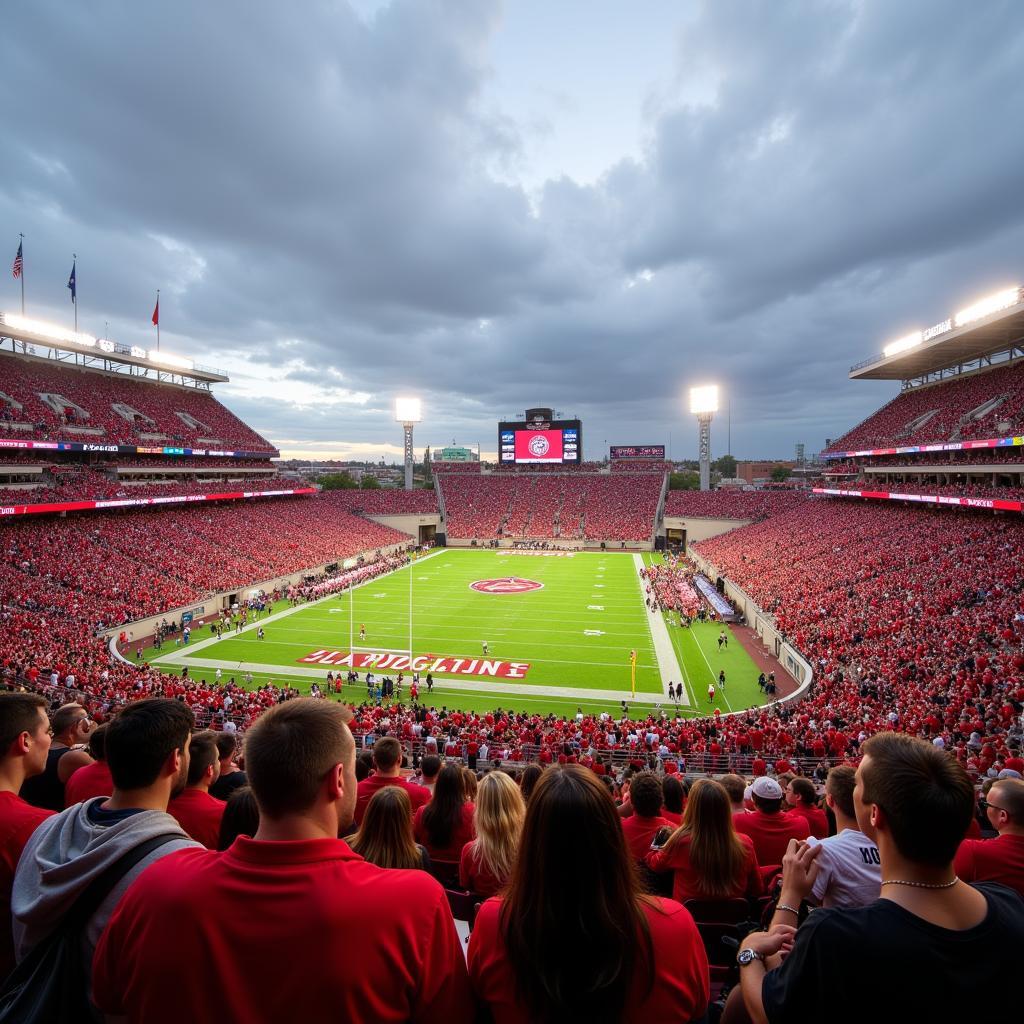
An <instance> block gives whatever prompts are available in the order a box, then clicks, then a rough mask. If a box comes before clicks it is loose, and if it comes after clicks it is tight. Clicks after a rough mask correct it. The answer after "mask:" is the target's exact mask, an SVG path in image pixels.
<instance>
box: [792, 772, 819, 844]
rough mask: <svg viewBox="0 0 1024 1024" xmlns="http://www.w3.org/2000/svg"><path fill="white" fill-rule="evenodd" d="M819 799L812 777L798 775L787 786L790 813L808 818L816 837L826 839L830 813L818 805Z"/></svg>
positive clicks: (808, 825)
mask: <svg viewBox="0 0 1024 1024" xmlns="http://www.w3.org/2000/svg"><path fill="white" fill-rule="evenodd" d="M817 799H818V794H817V793H816V792H815V791H814V783H813V782H811V780H810V779H804V778H800V777H797V778H795V779H792V780H791V781H790V783H789V785H788V786H786V803H787V804H788V805H789V813H790V814H791V815H793V816H795V817H800V818H803V819H804V820H806V822H807V827H808V828H809V829H810V830H811V835H812V836H814V838H815V839H824V838H825V837H826V836H827V835H828V815H827V814H826V813H825V812H824V811H823V810H822V809H821V808H820V807H818V806H817Z"/></svg>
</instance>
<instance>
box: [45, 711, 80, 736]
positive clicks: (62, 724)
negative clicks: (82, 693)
mask: <svg viewBox="0 0 1024 1024" xmlns="http://www.w3.org/2000/svg"><path fill="white" fill-rule="evenodd" d="M84 711H85V708H83V707H82V705H81V704H64V705H62V706H61V707H59V708H57V710H56V711H54V713H53V714H52V715H50V728H51V729H52V730H53V735H54V736H59V735H60V734H61V733H63V732H67V731H68V729H71V728H73V726H74V725H75V723H76V722H77V721H78V720H79V719H80V718H81V717H82V713H83V712H84Z"/></svg>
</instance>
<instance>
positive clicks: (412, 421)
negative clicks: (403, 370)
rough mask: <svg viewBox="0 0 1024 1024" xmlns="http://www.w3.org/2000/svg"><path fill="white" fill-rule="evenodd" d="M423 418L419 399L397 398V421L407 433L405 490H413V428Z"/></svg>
mask: <svg viewBox="0 0 1024 1024" xmlns="http://www.w3.org/2000/svg"><path fill="white" fill-rule="evenodd" d="M422 418H423V416H422V409H421V405H420V400H419V399H418V398H396V399H395V419H396V420H397V422H399V423H401V424H402V429H403V430H404V431H405V489H406V490H407V491H411V490H412V463H413V454H412V428H413V427H414V426H415V425H416V424H417V423H419V422H420V420H421V419H422Z"/></svg>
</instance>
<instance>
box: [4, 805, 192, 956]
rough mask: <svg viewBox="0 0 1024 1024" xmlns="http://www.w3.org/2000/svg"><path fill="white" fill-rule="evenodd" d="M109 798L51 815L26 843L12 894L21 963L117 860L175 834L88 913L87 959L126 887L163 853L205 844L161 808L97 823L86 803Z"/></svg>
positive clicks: (15, 948)
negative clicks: (110, 823)
mask: <svg viewBox="0 0 1024 1024" xmlns="http://www.w3.org/2000/svg"><path fill="white" fill-rule="evenodd" d="M105 800H107V797H104V796H98V797H94V798H93V799H91V800H86V801H85V802H84V803H81V804H75V805H74V806H72V807H69V808H68V809H67V810H66V811H62V812H61V813H60V814H56V815H54V816H53V817H52V818H47V819H46V820H45V821H44V822H42V824H40V826H39V827H38V828H37V829H36V830H35V832H33V833H32V837H31V838H30V839H29V841H28V843H27V844H26V845H25V849H24V850H23V851H22V854H21V860H19V861H18V870H17V872H16V873H15V876H14V889H13V891H12V893H11V917H12V919H13V925H14V953H15V956H16V957H17V959H18V961H19V962H20V961H21V960H23V959H24V958H25V957H26V956H27V955H28V953H29V951H30V950H31V949H32V947H33V946H35V945H36V944H37V943H38V942H40V941H41V940H43V939H45V938H46V936H47V935H49V934H50V932H52V931H53V930H54V929H55V928H56V927H57V926H58V925H59V924H60V923H61V921H62V920H63V919H64V915H65V914H66V912H67V911H68V910H69V909H70V907H71V905H72V903H74V901H75V899H76V898H77V897H78V896H80V895H81V894H82V893H83V892H84V891H85V889H86V887H87V886H88V885H89V884H90V883H91V882H92V881H93V880H94V879H96V878H97V877H99V875H101V874H103V872H104V871H105V870H106V869H107V868H108V867H110V865H111V864H113V863H114V861H116V860H117V859H118V858H119V857H122V856H123V855H124V854H126V853H127V852H128V851H129V850H132V849H134V848H135V847H136V846H138V845H139V844H140V843H144V842H146V841H147V840H148V839H152V838H153V837H154V836H163V835H173V836H175V837H176V838H175V839H172V840H171V841H170V842H167V843H165V844H164V845H163V846H159V847H157V849H155V850H153V851H152V852H151V853H149V854H148V855H147V856H146V857H143V859H142V860H141V861H139V863H138V864H136V865H135V866H134V867H133V868H132V869H131V871H129V872H128V874H127V875H126V876H125V877H124V878H122V879H121V881H120V882H118V884H117V885H115V886H114V889H113V891H112V892H111V893H110V895H109V896H108V897H107V898H106V899H105V900H104V901H103V903H101V904H100V907H99V909H98V910H97V911H96V913H95V914H93V916H92V917H91V918H90V920H89V924H88V927H87V928H86V932H85V946H86V950H85V952H86V954H87V956H88V957H89V959H88V960H87V961H86V963H91V961H92V954H93V951H94V950H95V948H96V943H97V942H99V939H100V935H101V934H102V933H103V929H104V928H105V927H106V925H107V921H108V920H109V919H110V915H111V914H112V913H113V912H114V908H115V907H116V906H117V903H118V901H119V900H120V899H121V896H122V895H123V894H124V892H125V890H126V889H127V888H128V886H129V885H131V883H132V882H133V881H134V880H135V879H136V878H137V877H138V876H139V875H140V874H141V873H142V872H143V871H144V870H145V869H146V868H147V867H148V866H149V865H150V864H152V863H153V862H154V861H156V860H159V859H160V858H161V857H166V856H167V855H168V854H169V853H174V852H175V851H176V850H187V849H190V848H191V847H199V848H200V849H202V847H201V846H200V844H199V843H197V842H195V841H194V840H192V839H190V838H189V837H188V835H187V834H186V833H185V832H183V831H182V829H181V826H180V825H179V824H178V823H177V821H175V820H174V818H172V817H171V816H170V815H169V814H166V813H165V812H163V811H139V812H138V813H136V814H132V815H131V816H129V817H127V818H124V819H123V820H121V821H118V822H116V823H114V824H112V825H97V824H95V823H94V822H92V821H90V819H89V817H88V813H87V812H88V808H89V807H90V806H92V805H94V804H97V803H102V802H104V801H105Z"/></svg>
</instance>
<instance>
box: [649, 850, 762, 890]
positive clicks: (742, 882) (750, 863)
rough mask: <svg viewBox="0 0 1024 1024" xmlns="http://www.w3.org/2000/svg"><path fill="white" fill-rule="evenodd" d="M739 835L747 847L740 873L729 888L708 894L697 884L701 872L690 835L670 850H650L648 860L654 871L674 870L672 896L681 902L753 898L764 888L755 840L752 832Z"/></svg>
mask: <svg viewBox="0 0 1024 1024" xmlns="http://www.w3.org/2000/svg"><path fill="white" fill-rule="evenodd" d="M737 838H738V839H739V841H740V842H741V843H742V844H743V849H744V850H745V851H746V860H745V861H744V862H743V867H742V870H741V871H740V873H739V874H738V875H737V876H736V878H735V879H733V885H732V888H731V889H730V890H729V891H728V892H722V893H716V894H715V895H709V894H708V893H706V892H702V891H701V889H700V888H699V886H698V884H697V883H698V875H697V873H696V872H695V871H694V869H693V867H692V865H691V864H690V837H689V836H687V835H682V836H680V837H679V839H678V840H677V841H676V842H675V843H674V844H673V847H672V849H671V850H669V851H667V852H664V853H663V852H662V851H661V850H651V851H650V852H649V853H648V854H647V857H646V863H647V866H648V867H649V868H650V869H651V870H652V871H671V872H672V876H673V877H672V899H674V900H677V901H678V902H679V903H685V902H686V900H709V899H721V900H731V899H743V898H744V897H750V898H751V899H754V898H756V897H758V896H760V895H761V894H762V892H763V891H764V887H763V886H762V884H761V871H760V869H759V868H758V866H757V855H756V854H755V853H754V844H753V842H752V840H751V838H750V836H744V835H739V836H737Z"/></svg>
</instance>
